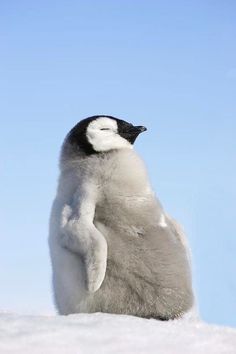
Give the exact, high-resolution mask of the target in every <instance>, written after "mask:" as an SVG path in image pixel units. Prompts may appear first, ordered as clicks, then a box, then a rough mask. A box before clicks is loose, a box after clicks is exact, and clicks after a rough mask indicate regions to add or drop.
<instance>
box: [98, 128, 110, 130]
mask: <svg viewBox="0 0 236 354" xmlns="http://www.w3.org/2000/svg"><path fill="white" fill-rule="evenodd" d="M100 130H110V128H101V129H100Z"/></svg>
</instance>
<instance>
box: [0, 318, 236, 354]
mask: <svg viewBox="0 0 236 354" xmlns="http://www.w3.org/2000/svg"><path fill="white" fill-rule="evenodd" d="M0 353H1V354H5V353H17V354H23V353H24V354H34V353H35V354H37V353H40V354H48V353H50V354H51V353H55V354H64V353H65V354H81V353H82V354H94V353H95V354H112V353H122V354H123V353H124V354H126V353H127V354H132V353H135V354H139V353H140V354H141V353H142V354H149V353H150V354H152V353H158V354H162V353H163V354H175V353H176V354H185V353H186V354H203V353H204V354H223V353H225V354H231V353H232V354H236V329H232V328H226V327H218V326H213V325H208V324H206V323H203V322H201V321H199V320H196V319H195V320H193V319H181V320H175V321H169V322H161V321H156V320H152V319H151V320H147V319H141V318H137V317H132V316H125V315H110V314H101V313H95V314H77V315H70V316H20V315H14V314H4V313H3V314H0Z"/></svg>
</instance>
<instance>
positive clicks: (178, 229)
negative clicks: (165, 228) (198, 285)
mask: <svg viewBox="0 0 236 354" xmlns="http://www.w3.org/2000/svg"><path fill="white" fill-rule="evenodd" d="M165 217H166V219H167V222H168V223H169V225H170V227H171V228H172V230H173V231H174V234H175V235H176V236H177V238H178V240H179V241H180V243H181V244H182V245H183V246H184V248H185V251H186V254H187V258H188V261H189V264H190V265H191V263H192V262H191V260H192V256H191V251H190V247H189V243H188V240H187V237H186V234H185V232H184V230H183V228H182V226H181V225H180V224H179V223H178V222H177V221H176V220H175V219H173V218H172V217H171V216H170V215H168V214H165Z"/></svg>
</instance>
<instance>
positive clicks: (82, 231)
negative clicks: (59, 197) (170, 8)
mask: <svg viewBox="0 0 236 354" xmlns="http://www.w3.org/2000/svg"><path fill="white" fill-rule="evenodd" d="M75 199H76V202H75V200H74V202H73V206H71V205H68V204H65V206H64V208H63V209H62V214H61V240H60V243H61V245H62V246H63V247H65V248H67V249H68V250H70V251H71V252H73V253H76V254H78V255H79V256H80V257H81V258H82V259H83V260H84V265H85V273H86V285H87V290H88V291H89V292H95V291H97V290H98V289H99V288H100V286H101V284H102V282H103V280H104V277H105V273H106V265H107V242H106V239H105V237H104V236H103V235H102V233H101V232H100V231H99V230H98V229H97V228H96V226H95V225H94V223H93V219H94V213H95V203H93V201H92V199H91V198H89V196H88V194H83V198H78V195H75Z"/></svg>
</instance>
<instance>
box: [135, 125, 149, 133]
mask: <svg viewBox="0 0 236 354" xmlns="http://www.w3.org/2000/svg"><path fill="white" fill-rule="evenodd" d="M134 128H135V129H136V130H137V132H139V134H140V133H143V132H145V131H146V130H147V128H146V127H143V126H141V125H138V126H137V127H134Z"/></svg>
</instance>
